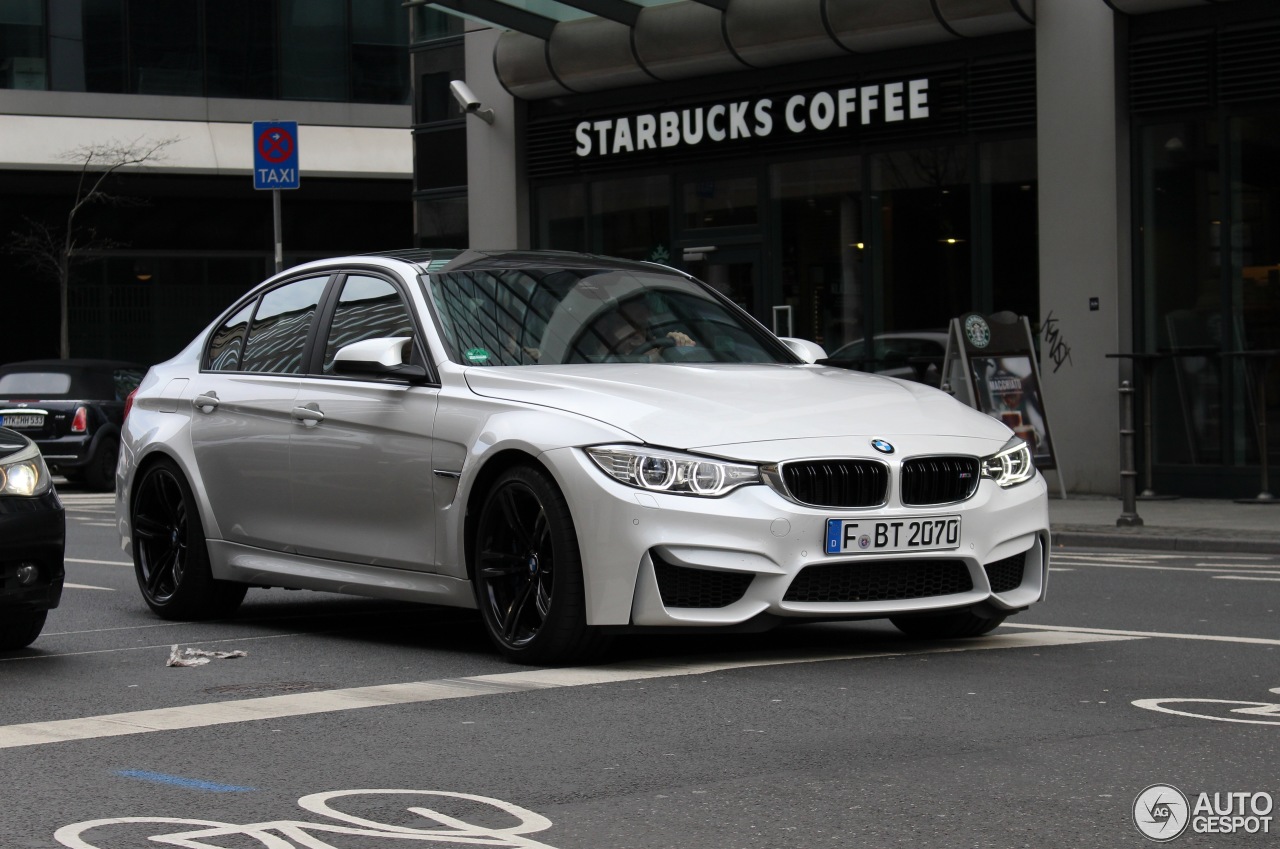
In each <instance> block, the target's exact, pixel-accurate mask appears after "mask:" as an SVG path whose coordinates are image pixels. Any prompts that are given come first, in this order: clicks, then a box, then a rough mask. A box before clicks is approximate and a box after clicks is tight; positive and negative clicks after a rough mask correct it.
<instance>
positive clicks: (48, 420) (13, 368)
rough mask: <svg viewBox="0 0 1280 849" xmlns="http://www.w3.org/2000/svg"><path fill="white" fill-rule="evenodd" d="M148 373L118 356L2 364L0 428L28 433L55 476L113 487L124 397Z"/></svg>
mask: <svg viewBox="0 0 1280 849" xmlns="http://www.w3.org/2000/svg"><path fill="white" fill-rule="evenodd" d="M146 372H147V368H146V366H142V365H138V364H137V363H129V362H123V361H118V360H28V361H26V362H20V363H9V364H8V365H4V366H0V427H7V428H10V429H12V430H16V431H19V432H20V433H22V434H24V435H26V436H29V437H31V439H33V440H34V441H35V443H36V445H38V446H40V452H41V453H42V454H44V460H45V462H46V463H47V464H48V466H49V469H50V470H51V471H52V472H54V473H55V474H60V475H63V476H65V477H66V478H67V480H71V481H77V482H78V481H83V482H84V483H85V485H86V486H88V487H89V488H91V489H96V490H101V491H110V490H113V489H115V484H116V482H115V472H116V456H117V455H118V454H119V452H120V425H121V423H122V422H123V421H124V413H125V399H127V398H128V397H129V393H130V392H132V391H133V390H134V389H136V388H137V387H138V384H139V383H140V382H141V381H142V377H143V375H145V374H146Z"/></svg>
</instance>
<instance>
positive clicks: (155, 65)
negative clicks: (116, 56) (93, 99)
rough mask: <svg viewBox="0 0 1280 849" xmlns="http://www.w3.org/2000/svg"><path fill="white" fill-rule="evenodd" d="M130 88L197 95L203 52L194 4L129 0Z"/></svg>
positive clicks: (201, 86) (201, 87)
mask: <svg viewBox="0 0 1280 849" xmlns="http://www.w3.org/2000/svg"><path fill="white" fill-rule="evenodd" d="M129 45H130V49H131V55H130V62H131V66H132V76H131V79H130V91H132V92H136V93H137V94H168V95H182V96H187V97H200V96H202V95H203V94H204V67H203V65H202V58H201V57H203V55H204V52H203V51H202V50H201V49H200V18H199V9H198V7H197V6H196V4H194V3H172V2H170V0H129Z"/></svg>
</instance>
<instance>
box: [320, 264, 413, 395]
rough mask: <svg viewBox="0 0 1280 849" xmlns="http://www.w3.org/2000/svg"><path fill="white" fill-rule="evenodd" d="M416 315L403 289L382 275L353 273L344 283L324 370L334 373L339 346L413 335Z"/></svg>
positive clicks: (330, 327)
mask: <svg viewBox="0 0 1280 849" xmlns="http://www.w3.org/2000/svg"><path fill="white" fill-rule="evenodd" d="M412 335H413V319H411V318H410V317H409V309H408V307H406V306H405V303H404V299H402V298H401V297H400V293H399V292H398V291H397V290H396V287H395V286H392V285H391V284H390V283H389V282H387V281H386V280H383V279H382V278H380V277H368V276H365V275H359V274H353V275H351V276H350V277H348V278H347V281H346V283H344V284H343V286H342V295H341V296H340V297H339V298H338V305H337V307H336V308H335V309H334V312H333V322H332V324H330V325H329V333H328V335H327V336H326V338H325V346H324V373H325V374H333V360H334V357H336V356H337V354H338V349H340V348H341V347H342V346H344V345H350V344H351V343H353V342H362V341H364V340H365V339H379V338H383V337H396V336H405V337H408V336H412Z"/></svg>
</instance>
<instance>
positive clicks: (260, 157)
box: [253, 121, 301, 274]
mask: <svg viewBox="0 0 1280 849" xmlns="http://www.w3.org/2000/svg"><path fill="white" fill-rule="evenodd" d="M300 184H301V180H300V179H299V176H298V122H297V121H254V122H253V188H254V189H255V190H267V191H270V192H271V223H272V227H273V229H274V231H275V232H274V235H275V261H276V272H275V273H276V274H279V273H280V272H282V271H284V236H283V235H282V230H283V227H282V226H281V223H280V191H281V189H296V188H298V187H299V185H300Z"/></svg>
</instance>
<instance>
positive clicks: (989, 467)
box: [982, 436, 1036, 488]
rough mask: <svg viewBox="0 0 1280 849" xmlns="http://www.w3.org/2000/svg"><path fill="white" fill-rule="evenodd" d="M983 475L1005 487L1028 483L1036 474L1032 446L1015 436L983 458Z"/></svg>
mask: <svg viewBox="0 0 1280 849" xmlns="http://www.w3.org/2000/svg"><path fill="white" fill-rule="evenodd" d="M982 476H983V477H984V478H990V479H991V480H993V481H995V482H996V483H998V484H1000V486H1002V487H1005V488H1008V487H1011V486H1017V485H1018V484H1020V483H1026V482H1027V481H1029V480H1031V479H1032V478H1034V477H1035V476H1036V464H1035V462H1034V461H1033V460H1032V459H1031V448H1030V447H1029V446H1028V445H1027V443H1025V442H1023V441H1022V439H1020V438H1019V437H1016V436H1015V437H1014V438H1013V439H1010V440H1009V441H1008V442H1006V443H1005V444H1004V447H1003V448H1001V449H1000V450H999V451H997V452H996V453H995V454H992V455H991V456H990V457H983V458H982Z"/></svg>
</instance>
